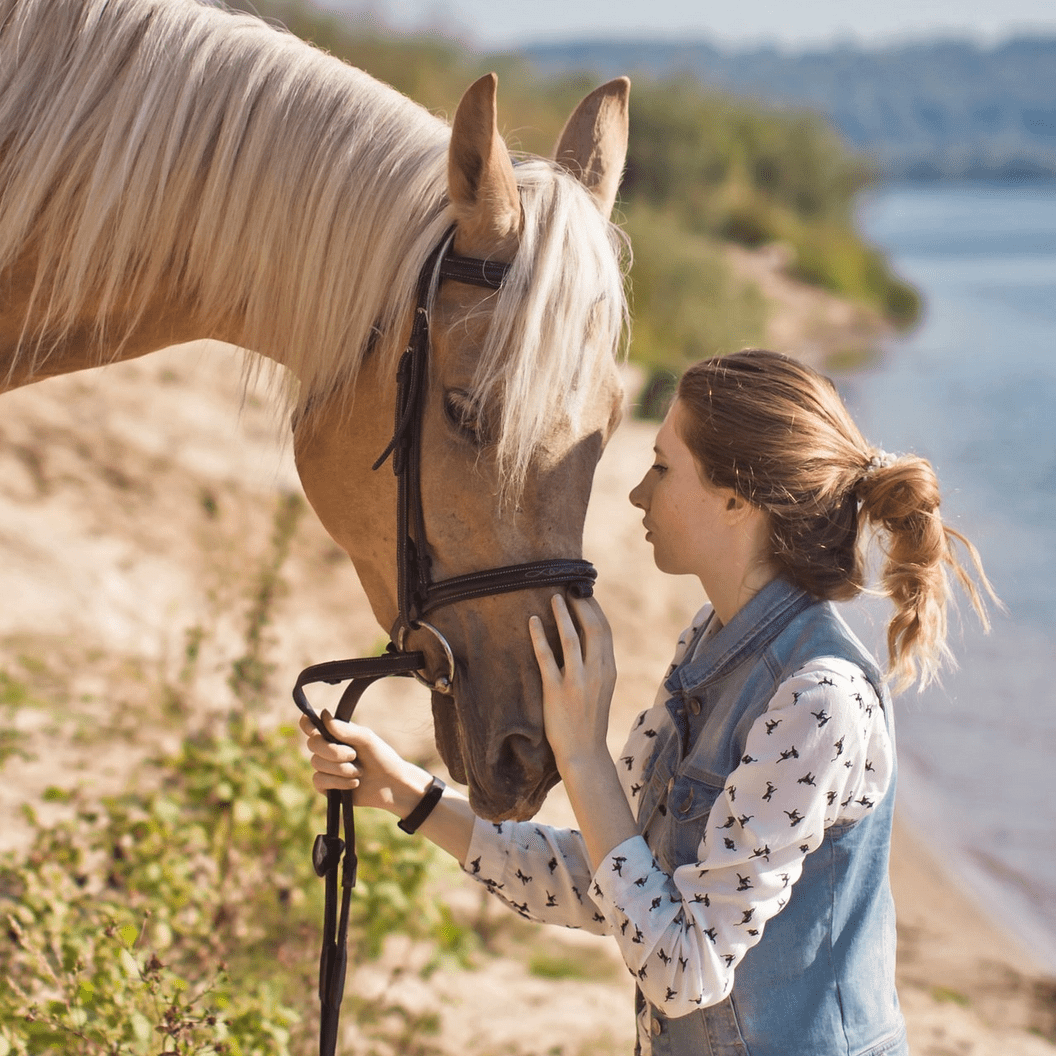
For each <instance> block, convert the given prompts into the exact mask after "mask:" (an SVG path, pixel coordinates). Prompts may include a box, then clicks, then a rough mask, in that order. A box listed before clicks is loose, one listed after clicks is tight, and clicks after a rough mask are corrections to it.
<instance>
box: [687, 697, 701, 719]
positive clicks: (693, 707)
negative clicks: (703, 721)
mask: <svg viewBox="0 0 1056 1056" xmlns="http://www.w3.org/2000/svg"><path fill="white" fill-rule="evenodd" d="M689 710H690V711H691V712H693V714H694V715H699V714H700V700H699V699H698V698H697V697H690V698H689Z"/></svg>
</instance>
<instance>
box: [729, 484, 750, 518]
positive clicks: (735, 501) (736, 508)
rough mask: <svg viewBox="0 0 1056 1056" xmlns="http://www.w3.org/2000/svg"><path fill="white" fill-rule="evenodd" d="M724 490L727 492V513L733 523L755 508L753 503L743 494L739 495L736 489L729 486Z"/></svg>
mask: <svg viewBox="0 0 1056 1056" xmlns="http://www.w3.org/2000/svg"><path fill="white" fill-rule="evenodd" d="M723 490H724V491H725V492H726V513H727V515H728V516H729V519H730V521H731V523H732V522H733V521H736V520H739V519H740V518H741V517H743V516H744V514H746V513H748V512H750V511H751V510H752V509H753V507H752V504H751V503H750V502H749V501H748V500H747V499H746V498H745V497H744V496H743V495H738V494H737V492H736V491H733V490H731V489H729V488H724V489H723Z"/></svg>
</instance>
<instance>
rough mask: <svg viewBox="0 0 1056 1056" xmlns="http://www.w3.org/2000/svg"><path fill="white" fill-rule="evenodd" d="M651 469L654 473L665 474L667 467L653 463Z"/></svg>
mask: <svg viewBox="0 0 1056 1056" xmlns="http://www.w3.org/2000/svg"><path fill="white" fill-rule="evenodd" d="M652 469H653V471H654V472H655V473H666V472H667V466H662V465H660V463H659V462H654V463H653V465H652Z"/></svg>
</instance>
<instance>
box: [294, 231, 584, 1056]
mask: <svg viewBox="0 0 1056 1056" xmlns="http://www.w3.org/2000/svg"><path fill="white" fill-rule="evenodd" d="M454 230H455V229H454V227H451V228H449V229H448V231H447V232H446V233H445V235H444V237H443V238H442V239H441V240H440V242H439V243H438V244H437V246H436V247H435V248H434V249H433V251H432V252H431V253H430V254H429V256H428V258H427V259H426V261H425V263H424V265H423V266H422V270H421V271H420V272H419V275H418V288H417V302H416V304H415V309H414V321H413V323H412V325H411V334H410V338H409V339H408V343H407V349H406V351H405V352H404V353H403V356H402V357H401V359H400V364H399V368H398V371H397V376H396V421H395V426H394V428H393V433H392V439H391V440H390V441H389V443H388V444H387V446H386V447H385V450H384V451H383V452H382V453H381V455H380V456H379V458H378V460H377V461H376V462H375V463H374V466H373V468H374V469H375V470H377V469H380V468H381V466H383V465H384V464H385V462H386V461H387V460H388V459H389V458H390V457H391V458H392V468H393V472H394V473H395V474H396V479H397V489H398V497H397V505H396V581H397V600H398V605H399V616H398V619H397V623H396V626H395V628H394V633H393V634H392V639H393V640H392V641H390V642H389V644H388V647H387V648H386V651H385V653H384V654H382V655H381V656H373V657H365V658H359V659H355V660H332V661H330V662H328V663H322V664H313V665H312V666H311V667H306V668H305V669H304V670H303V671H302V672H301V673H300V675H299V676H298V678H297V682H296V684H295V685H294V687H293V699H294V702H295V703H296V705H297V707H298V708H299V709H300V710H301V711H302V712H303V713H304V714H305V715H307V716H308V718H309V720H310V721H311V722H312V724H313V725H314V726H315V728H316V729H317V730H318V731H319V733H320V734H321V735H322V736H323V737H325V738H326V739H327V740H328V741H331V742H333V741H335V740H336V738H335V737H333V736H332V735H331V733H330V731H329V730H328V729H327V728H326V726H325V724H324V723H323V721H322V719H321V718H320V717H319V716H318V715H317V714H316V712H315V710H314V709H313V708H312V706H311V704H309V702H308V698H307V697H306V696H305V693H304V687H305V686H307V685H311V684H313V683H317V682H326V683H329V684H331V685H334V684H337V683H339V682H348V686H347V687H346V688H345V690H344V692H343V693H342V695H341V699H340V701H339V703H338V706H337V709H336V713H335V714H336V717H337V718H339V719H343V720H346V721H347V720H348V719H349V718H350V717H351V716H352V712H353V711H354V710H355V707H356V705H357V704H358V703H359V699H360V697H362V695H363V692H364V691H365V690H366V689H367V687H368V686H370V685H372V684H373V683H374V682H376V681H378V679H381V678H387V677H390V676H408V675H413V676H414V677H415V678H417V679H418V680H419V681H420V682H422V683H423V684H424V685H426V686H428V687H429V688H430V689H431V690H433V691H434V692H436V693H445V694H450V693H452V692H453V690H454V682H455V672H456V666H457V665H456V661H455V655H454V651H453V650H452V649H451V646H450V645H449V644H448V642H447V640H446V639H445V638H444V636H443V635H442V634H441V633H440V631H438V630H437V629H436V628H435V627H434V626H433V625H432V624H430V623H427V622H426V621H425V619H424V618H423V617H425V616H427V615H430V614H431V613H433V612H434V611H435V610H436V609H439V608H441V607H442V606H445V605H452V604H454V603H455V602H458V601H467V600H469V599H471V598H481V597H488V596H491V595H494V594H504V593H508V592H510V591H515V590H527V589H534V588H536V587H547V586H562V587H565V588H566V589H568V590H569V591H570V592H571V593H572V594H573V595H574V596H576V597H581V598H585V597H589V596H590V595H591V593H592V592H593V586H594V580H595V579H596V578H597V571H596V570H595V568H594V566H593V565H592V564H591V563H590V562H589V561H583V560H579V559H576V558H552V559H550V560H547V561H530V562H527V563H524V564H519V565H504V566H502V567H500V568H492V569H487V570H485V571H482V572H469V573H467V574H465V575H461V576H453V577H452V578H450V579H445V580H441V581H440V582H435V581H434V580H433V578H432V562H431V561H430V558H429V547H428V541H427V538H426V533H425V514H424V511H423V509H422V493H421V445H422V415H423V410H424V405H425V395H426V390H427V382H428V367H429V304H430V300H431V295H432V294H433V293H434V292H435V290H436V289H437V287H438V286H439V284H440V283H441V282H442V281H444V280H445V279H450V280H452V281H454V282H462V283H467V284H469V285H472V286H480V287H483V288H485V289H491V290H498V289H500V288H501V287H502V284H503V282H504V280H505V278H506V276H507V274H508V272H509V270H510V265H509V264H504V263H501V262H498V261H490V260H477V259H475V258H473V257H461V256H457V255H456V254H455V253H454V252H452V248H451V247H452V244H453V241H454ZM419 629H424V630H427V631H429V633H430V634H432V635H433V636H434V637H435V638H436V639H437V641H438V643H439V644H440V646H441V648H442V650H443V652H444V657H445V661H446V663H447V673H446V674H441V675H438V676H437V678H436V679H435V680H433V681H430V680H429V678H428V677H427V675H426V674H425V673H424V671H425V664H426V658H425V654H424V653H422V652H419V651H414V652H407V651H405V650H404V648H403V643H404V639H405V637H406V635H407V633H408V632H409V631H414V630H419ZM352 801H353V794H352V792H351V791H343V792H338V791H330V792H328V793H327V812H326V833H325V835H320V836H317V837H316V840H315V846H314V847H313V849H312V864H313V865H314V867H315V871H316V873H317V874H318V875H319V876H321V877H323V878H324V880H325V885H326V886H325V910H324V917H323V948H322V953H321V955H320V959H319V1002H320V1023H319V1052H320V1056H333V1054H334V1052H335V1051H336V1048H337V1028H338V1016H339V1013H340V1007H341V998H342V996H343V994H344V986H345V969H346V966H347V959H348V951H347V935H348V917H349V908H350V901H351V897H350V896H351V892H352V889H353V888H354V887H355V886H356V865H357V859H356V846H355V843H356V833H355V822H354V820H353V814H352V805H353V803H352ZM342 819H343V827H344V839H342V838H341V836H340V833H341V830H342ZM339 871H340V887H341V900H340V912H339V911H338V886H339V884H338V874H339Z"/></svg>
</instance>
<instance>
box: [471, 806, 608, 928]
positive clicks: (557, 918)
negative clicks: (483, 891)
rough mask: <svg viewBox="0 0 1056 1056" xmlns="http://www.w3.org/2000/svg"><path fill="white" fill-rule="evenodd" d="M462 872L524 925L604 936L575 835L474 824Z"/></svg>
mask: <svg viewBox="0 0 1056 1056" xmlns="http://www.w3.org/2000/svg"><path fill="white" fill-rule="evenodd" d="M463 868H464V869H465V871H466V872H467V873H469V875H470V876H472V877H473V879H474V880H477V881H479V882H480V883H482V884H483V885H484V886H485V887H486V888H487V889H488V890H489V891H490V892H491V893H492V894H493V895H495V896H496V898H499V899H501V900H502V901H503V902H505V903H506V905H507V906H509V907H510V908H511V909H513V910H515V911H516V912H517V913H519V914H520V915H521V916H522V917H525V918H526V919H528V920H538V921H542V922H543V923H546V924H561V925H563V926H564V927H566V928H583V929H585V930H587V931H592V932H595V933H596V934H599V935H604V934H607V933H608V931H609V928H608V922H607V921H606V919H605V915H604V913H603V912H602V911H601V910H600V909H599V907H598V906H597V905H596V904H595V903H594V902H593V901H592V900H591V898H590V897H589V892H590V884H591V868H590V863H589V860H588V858H587V851H586V846H585V845H584V843H583V837H582V836H581V835H580V833H579V832H578V831H577V830H576V829H558V828H552V827H550V826H546V825H536V824H535V823H534V822H531V821H502V822H497V823H496V822H490V821H484V820H482V819H481V818H477V820H476V823H475V824H474V827H473V836H472V839H471V840H470V845H469V852H468V853H467V855H466V861H465V864H464V865H463ZM600 890H601V889H600V888H599V889H598V891H597V892H595V894H599V893H600Z"/></svg>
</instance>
